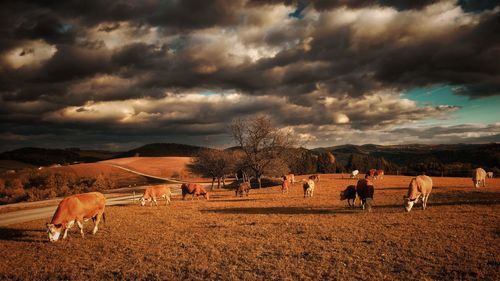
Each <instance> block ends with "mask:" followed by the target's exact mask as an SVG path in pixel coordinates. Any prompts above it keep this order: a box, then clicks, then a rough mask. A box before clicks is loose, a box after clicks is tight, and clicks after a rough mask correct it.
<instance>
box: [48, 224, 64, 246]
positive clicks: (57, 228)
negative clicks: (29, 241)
mask: <svg viewBox="0 0 500 281" xmlns="http://www.w3.org/2000/svg"><path fill="white" fill-rule="evenodd" d="M62 230H63V227H62V224H53V223H47V233H48V234H49V241H50V242H55V241H57V240H59V237H60V236H61V232H62Z"/></svg>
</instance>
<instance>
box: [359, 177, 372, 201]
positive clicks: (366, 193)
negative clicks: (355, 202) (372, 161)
mask: <svg viewBox="0 0 500 281" xmlns="http://www.w3.org/2000/svg"><path fill="white" fill-rule="evenodd" d="M356 193H357V194H358V196H359V197H360V198H361V199H366V198H373V193H374V188H373V183H372V182H371V181H370V180H367V179H361V180H358V182H357V184H356Z"/></svg>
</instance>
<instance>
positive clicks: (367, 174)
mask: <svg viewBox="0 0 500 281" xmlns="http://www.w3.org/2000/svg"><path fill="white" fill-rule="evenodd" d="M376 172H377V170H375V169H370V170H369V171H368V172H366V175H365V178H366V177H371V178H372V179H373V178H374V177H375V173H376Z"/></svg>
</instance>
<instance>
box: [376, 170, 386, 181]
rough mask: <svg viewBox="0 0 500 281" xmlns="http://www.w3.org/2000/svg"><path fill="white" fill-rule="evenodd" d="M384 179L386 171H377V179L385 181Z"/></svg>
mask: <svg viewBox="0 0 500 281" xmlns="http://www.w3.org/2000/svg"><path fill="white" fill-rule="evenodd" d="M383 178H384V170H377V171H375V179H383Z"/></svg>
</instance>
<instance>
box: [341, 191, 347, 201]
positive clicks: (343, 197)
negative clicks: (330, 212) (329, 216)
mask: <svg viewBox="0 0 500 281" xmlns="http://www.w3.org/2000/svg"><path fill="white" fill-rule="evenodd" d="M345 199H346V197H345V191H341V192H340V200H345Z"/></svg>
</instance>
